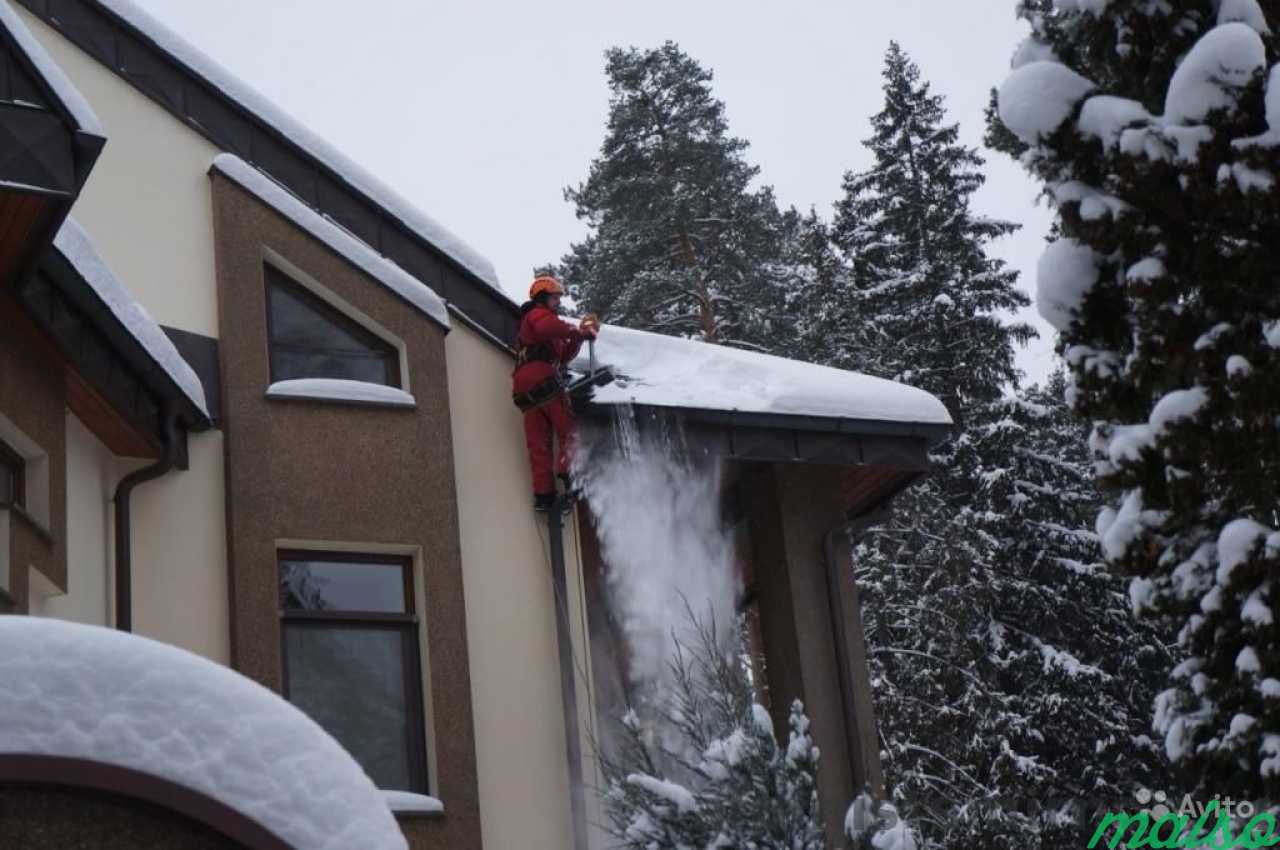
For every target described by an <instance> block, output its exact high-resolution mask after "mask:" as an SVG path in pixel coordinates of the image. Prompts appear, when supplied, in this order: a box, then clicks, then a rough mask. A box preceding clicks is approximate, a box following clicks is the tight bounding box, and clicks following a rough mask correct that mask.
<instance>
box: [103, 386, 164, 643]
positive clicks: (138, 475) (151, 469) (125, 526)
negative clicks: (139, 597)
mask: <svg viewBox="0 0 1280 850" xmlns="http://www.w3.org/2000/svg"><path fill="white" fill-rule="evenodd" d="M163 416H164V422H163V425H162V428H161V434H160V440H161V444H160V459H159V460H157V461H156V462H155V463H153V464H151V465H150V466H144V467H143V468H142V469H138V470H135V471H133V472H131V473H129V474H128V475H126V476H125V477H124V478H123V479H121V481H120V483H119V484H117V485H116V494H115V498H114V501H115V505H116V529H115V530H116V628H117V629H119V630H120V631H122V632H131V631H133V549H132V540H131V535H130V512H129V498H130V496H132V495H133V489H134V488H135V487H137V486H138V485H139V484H145V483H146V482H148V481H152V480H154V479H156V478H159V477H161V476H162V475H165V474H166V473H168V472H169V471H170V470H172V469H173V468H174V467H175V466H176V465H177V463H178V445H179V439H178V433H179V429H178V406H177V405H176V404H173V403H169V404H167V405H166V406H165V409H164V413H163Z"/></svg>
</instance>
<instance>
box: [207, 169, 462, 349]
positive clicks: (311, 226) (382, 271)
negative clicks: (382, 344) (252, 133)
mask: <svg viewBox="0 0 1280 850" xmlns="http://www.w3.org/2000/svg"><path fill="white" fill-rule="evenodd" d="M213 168H214V169H215V170H217V171H220V172H222V173H223V174H225V175H226V176H227V177H230V178H231V179H232V180H234V181H235V182H236V183H238V184H240V185H241V186H242V187H244V188H245V189H246V190H248V191H249V192H251V193H252V194H253V195H255V196H257V198H258V199H259V200H261V201H262V202H263V203H265V204H267V205H268V206H270V207H271V208H272V209H274V210H275V211H276V212H278V213H280V214H281V215H283V216H284V217H285V218H287V219H289V220H290V221H292V222H293V223H294V224H296V225H297V226H298V227H300V228H302V229H303V230H305V231H307V232H308V233H310V234H311V235H312V236H314V237H315V238H316V239H319V240H320V241H321V242H323V243H324V244H326V245H328V246H329V247H330V248H331V249H333V251H335V252H336V253H337V254H339V255H340V256H342V257H344V258H346V259H347V261H348V262H350V263H351V264H353V265H354V266H356V268H359V269H361V270H362V271H364V272H365V273H367V274H368V275H369V276H370V277H372V278H373V279H374V280H377V281H379V282H380V283H382V284H383V285H384V286H386V287H387V288H388V289H390V290H391V291H392V292H394V293H395V294H396V295H399V296H400V297H401V298H403V299H404V300H405V301H408V302H409V303H410V304H412V305H413V306H414V307H417V308H418V309H419V310H421V311H422V312H423V313H424V314H426V315H427V316H428V317H429V318H431V319H434V320H435V321H437V322H439V323H440V324H441V325H443V326H444V327H446V328H447V327H449V308H448V306H447V305H446V304H445V302H444V299H443V298H441V297H440V296H439V295H436V294H435V292H433V291H432V290H431V288H430V287H428V286H427V285H426V284H425V283H423V282H422V281H420V280H418V279H417V278H416V277H414V276H413V275H411V274H409V273H408V272H407V271H405V270H404V269H402V268H400V266H398V265H396V264H395V263H393V262H391V260H389V259H387V258H386V257H384V256H382V255H381V254H379V253H378V252H377V251H375V250H373V249H372V248H370V247H369V245H368V244H366V243H365V242H363V241H361V240H360V239H357V238H356V237H355V236H353V235H352V234H351V233H349V232H348V231H346V230H344V229H343V228H341V227H339V226H338V225H336V224H334V223H333V222H332V221H330V220H329V219H327V218H325V217H324V216H322V215H320V214H319V213H318V212H316V211H315V210H313V209H312V208H311V207H309V206H307V205H306V204H304V203H303V202H302V201H300V200H298V198H297V197H295V196H294V195H293V194H292V193H291V192H290V191H289V190H288V189H285V188H284V187H283V186H281V185H280V184H279V183H277V182H276V181H275V180H272V179H271V177H269V176H268V175H266V174H263V173H262V172H261V171H259V170H258V169H256V168H254V167H253V166H252V165H250V164H249V163H247V162H245V161H244V160H243V159H241V158H240V157H238V156H235V155H233V154H229V153H224V154H220V155H219V156H218V157H217V158H215V159H214V161H213Z"/></svg>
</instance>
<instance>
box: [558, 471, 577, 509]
mask: <svg viewBox="0 0 1280 850" xmlns="http://www.w3.org/2000/svg"><path fill="white" fill-rule="evenodd" d="M556 478H558V479H560V488H561V490H562V491H563V492H564V497H565V500H566V501H570V502H576V501H577V500H578V498H579V497H580V496H581V495H582V490H581V489H580V488H578V487H577V486H575V484H574V481H573V477H572V476H570V475H569V473H567V472H562V473H560V474H559V475H557V476H556Z"/></svg>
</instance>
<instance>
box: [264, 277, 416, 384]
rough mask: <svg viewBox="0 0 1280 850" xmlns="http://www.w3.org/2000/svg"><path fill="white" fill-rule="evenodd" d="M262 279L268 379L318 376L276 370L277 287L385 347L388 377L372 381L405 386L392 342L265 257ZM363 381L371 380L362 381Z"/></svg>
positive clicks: (396, 352) (353, 333) (372, 346)
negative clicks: (274, 299)
mask: <svg viewBox="0 0 1280 850" xmlns="http://www.w3.org/2000/svg"><path fill="white" fill-rule="evenodd" d="M262 280H263V296H264V300H265V305H266V313H267V317H266V318H267V378H268V380H269V382H270V383H272V384H274V383H277V382H279V381H287V380H305V379H307V378H320V377H321V376H319V375H306V376H302V378H300V379H295V378H282V377H279V376H278V374H277V372H276V340H275V319H274V316H273V314H274V311H273V310H272V297H273V296H272V290H273V289H275V288H277V287H279V288H281V289H285V290H288V291H289V294H291V295H293V296H295V297H296V298H297V299H298V300H299V301H301V302H303V303H304V304H306V305H307V306H308V307H310V308H311V309H313V310H314V311H315V312H316V313H318V314H319V315H320V316H322V317H323V318H324V319H326V320H327V321H329V322H331V323H333V324H334V325H336V326H338V327H339V328H341V329H342V330H344V331H346V332H347V333H349V334H351V335H352V336H355V337H356V338H357V339H363V340H365V341H367V342H369V343H371V344H370V346H369V347H370V348H384V349H385V350H386V351H385V354H384V357H383V361H382V362H383V366H384V368H385V369H386V375H387V380H386V381H385V382H383V383H379V384H375V386H384V387H394V388H395V389H399V390H403V389H404V388H405V386H404V364H402V363H401V357H400V349H399V347H398V346H397V345H396V344H395V343H394V342H392V341H391V340H388V339H385V338H383V337H382V336H381V335H380V334H378V333H376V332H375V331H373V330H371V329H369V328H367V327H365V326H364V324H362V323H361V322H359V321H357V320H356V319H355V318H354V317H352V316H350V315H348V314H347V313H346V312H345V311H343V310H342V308H340V307H338V306H336V305H334V304H332V303H330V302H329V301H328V300H327V299H325V298H323V297H321V296H320V295H319V294H317V293H316V292H314V291H313V290H312V289H311V288H310V287H308V286H307V285H306V284H304V283H301V282H299V281H298V279H297V278H295V277H294V276H293V275H291V274H289V273H288V272H286V271H284V270H283V269H281V268H278V267H277V266H275V265H273V264H272V263H271V262H268V261H265V260H264V261H263V263H262ZM363 383H373V382H371V381H364V382H363Z"/></svg>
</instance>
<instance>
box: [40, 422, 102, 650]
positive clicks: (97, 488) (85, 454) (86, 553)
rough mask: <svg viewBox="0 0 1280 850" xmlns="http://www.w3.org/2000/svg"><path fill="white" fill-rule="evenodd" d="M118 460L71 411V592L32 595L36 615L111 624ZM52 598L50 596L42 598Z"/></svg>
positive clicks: (49, 589) (48, 591) (46, 589)
mask: <svg viewBox="0 0 1280 850" xmlns="http://www.w3.org/2000/svg"><path fill="white" fill-rule="evenodd" d="M115 479H116V472H115V457H114V456H113V455H112V454H111V452H110V450H108V449H107V447H106V446H104V445H103V444H102V442H101V441H99V440H98V438H97V437H95V436H94V435H93V434H92V433H90V431H89V429H88V428H86V427H85V426H84V423H82V422H81V421H80V420H79V419H78V418H77V417H76V416H75V414H73V413H70V412H68V413H67V588H66V593H60V592H58V589H57V588H55V587H54V586H53V585H51V584H50V585H48V586H47V587H44V588H43V589H38V588H37V587H35V586H34V584H33V587H32V591H31V596H32V598H31V613H32V614H38V615H40V616H42V617H57V618H59V619H62V620H72V621H74V622H77V623H87V624H89V625H94V626H105V625H109V624H110V622H111V620H110V617H111V613H110V612H111V598H110V593H111V585H110V577H111V493H112V490H113V489H114V488H115ZM42 593H43V594H47V595H42Z"/></svg>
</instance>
